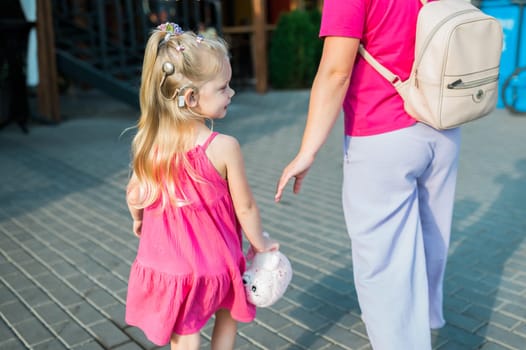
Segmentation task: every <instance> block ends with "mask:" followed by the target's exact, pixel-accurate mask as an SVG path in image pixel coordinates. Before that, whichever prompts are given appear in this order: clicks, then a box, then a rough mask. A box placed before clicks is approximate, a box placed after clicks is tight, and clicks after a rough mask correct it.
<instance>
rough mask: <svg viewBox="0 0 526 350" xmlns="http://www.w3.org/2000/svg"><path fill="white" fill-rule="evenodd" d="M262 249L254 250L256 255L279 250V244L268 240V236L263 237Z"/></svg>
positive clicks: (273, 240) (270, 239)
mask: <svg viewBox="0 0 526 350" xmlns="http://www.w3.org/2000/svg"><path fill="white" fill-rule="evenodd" d="M263 242H264V247H263V249H262V250H258V249H255V248H254V251H255V252H257V253H264V252H271V251H274V250H279V243H278V241H276V240H275V239H272V238H270V237H269V236H268V235H263Z"/></svg>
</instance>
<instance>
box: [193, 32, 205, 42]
mask: <svg viewBox="0 0 526 350" xmlns="http://www.w3.org/2000/svg"><path fill="white" fill-rule="evenodd" d="M203 40H205V37H204V36H202V35H201V34H199V35H197V36H196V37H195V41H197V42H198V43H199V44H200V43H202V42H203Z"/></svg>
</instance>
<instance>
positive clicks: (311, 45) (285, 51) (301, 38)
mask: <svg viewBox="0 0 526 350" xmlns="http://www.w3.org/2000/svg"><path fill="white" fill-rule="evenodd" d="M320 19H321V14H320V11H319V10H311V11H304V10H294V11H291V12H288V13H285V14H283V15H281V16H280V18H279V20H278V23H277V25H276V30H275V31H274V33H272V38H271V41H270V50H269V76H270V83H271V85H272V86H273V87H274V88H277V89H291V88H308V87H310V86H311V84H312V80H313V79H314V75H315V74H316V70H317V68H318V63H319V61H320V57H321V51H322V41H321V40H320V39H319V37H318V33H319V29H320Z"/></svg>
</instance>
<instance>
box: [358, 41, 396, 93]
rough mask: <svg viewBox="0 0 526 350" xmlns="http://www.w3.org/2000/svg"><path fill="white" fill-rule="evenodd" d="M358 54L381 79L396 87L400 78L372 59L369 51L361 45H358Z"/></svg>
mask: <svg viewBox="0 0 526 350" xmlns="http://www.w3.org/2000/svg"><path fill="white" fill-rule="evenodd" d="M358 52H359V53H360V55H362V57H363V58H364V59H365V60H366V61H367V63H369V64H370V65H371V66H372V67H373V68H374V69H375V70H376V71H377V72H378V73H380V75H381V76H382V77H384V78H385V79H386V80H387V81H389V82H390V83H391V84H393V85H396V83H397V82H399V81H400V77H399V76H398V75H396V74H394V73H393V72H391V71H390V70H389V69H387V68H385V67H384V66H383V65H382V64H381V63H380V62H378V61H377V60H376V58H374V57H373V56H372V55H371V54H370V53H369V51H367V50H366V49H365V47H363V45H362V44H360V47H359V48H358Z"/></svg>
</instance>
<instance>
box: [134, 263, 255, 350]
mask: <svg viewBox="0 0 526 350" xmlns="http://www.w3.org/2000/svg"><path fill="white" fill-rule="evenodd" d="M219 309H227V310H230V313H231V315H232V318H233V319H235V320H236V321H239V322H251V321H253V320H254V318H255V307H254V306H253V305H252V304H250V303H249V302H248V301H247V299H246V294H245V290H244V287H243V282H242V280H241V278H236V277H233V278H232V276H230V275H229V274H228V273H225V274H223V275H217V276H202V277H197V278H196V277H194V276H193V275H179V276H178V275H172V274H169V273H166V272H161V271H157V270H155V269H154V268H151V267H148V266H144V265H142V264H141V263H140V262H138V261H135V262H134V263H133V265H132V267H131V271H130V278H129V284H128V295H127V300H126V323H128V324H129V325H132V326H135V327H138V328H140V329H141V330H142V331H143V332H144V333H145V335H146V337H147V338H148V339H149V340H150V341H152V342H153V343H154V344H156V345H165V344H167V343H168V342H169V341H170V338H171V336H172V334H173V333H177V334H180V335H184V334H192V333H196V332H198V331H200V330H201V329H202V328H203V327H204V326H205V325H206V323H207V322H208V320H209V319H210V318H211V317H212V315H213V314H214V313H215V312H216V311H217V310H219Z"/></svg>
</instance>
